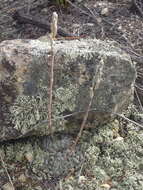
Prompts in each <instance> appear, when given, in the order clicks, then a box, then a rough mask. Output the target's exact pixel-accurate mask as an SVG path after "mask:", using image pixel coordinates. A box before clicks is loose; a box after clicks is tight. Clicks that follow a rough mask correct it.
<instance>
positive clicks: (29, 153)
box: [25, 152, 33, 163]
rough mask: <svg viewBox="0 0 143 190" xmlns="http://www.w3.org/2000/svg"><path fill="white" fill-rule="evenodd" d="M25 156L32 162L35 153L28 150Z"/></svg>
mask: <svg viewBox="0 0 143 190" xmlns="http://www.w3.org/2000/svg"><path fill="white" fill-rule="evenodd" d="M25 158H26V160H27V161H28V162H30V163H31V162H32V161H33V153H32V152H27V153H25Z"/></svg>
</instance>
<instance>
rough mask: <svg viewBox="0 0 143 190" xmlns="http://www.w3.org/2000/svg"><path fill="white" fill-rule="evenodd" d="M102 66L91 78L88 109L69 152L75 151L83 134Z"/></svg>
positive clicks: (100, 77) (102, 64)
mask: <svg viewBox="0 0 143 190" xmlns="http://www.w3.org/2000/svg"><path fill="white" fill-rule="evenodd" d="M103 66H104V63H103V62H101V63H100V65H98V67H97V68H96V72H95V73H94V76H93V79H92V86H91V88H90V101H89V104H88V107H87V110H86V112H85V115H84V118H83V121H82V124H81V127H80V131H79V133H78V135H77V137H76V139H75V141H74V143H73V145H72V147H71V152H73V151H74V150H75V147H76V144H77V143H78V141H79V139H80V137H81V135H82V132H83V129H84V127H85V124H86V121H87V119H88V114H89V111H90V107H91V105H92V100H93V97H94V95H95V91H96V89H98V87H99V84H100V81H101V79H102V71H103Z"/></svg>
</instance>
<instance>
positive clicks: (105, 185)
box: [101, 183, 111, 189]
mask: <svg viewBox="0 0 143 190" xmlns="http://www.w3.org/2000/svg"><path fill="white" fill-rule="evenodd" d="M101 187H103V188H105V189H110V187H111V186H110V185H109V184H108V183H105V184H102V185H101Z"/></svg>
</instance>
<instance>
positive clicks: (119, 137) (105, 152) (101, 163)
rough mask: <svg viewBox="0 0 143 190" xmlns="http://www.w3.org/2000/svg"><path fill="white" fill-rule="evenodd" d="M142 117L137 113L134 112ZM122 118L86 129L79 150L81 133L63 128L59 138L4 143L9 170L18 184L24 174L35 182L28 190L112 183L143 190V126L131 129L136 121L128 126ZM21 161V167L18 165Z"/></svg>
mask: <svg viewBox="0 0 143 190" xmlns="http://www.w3.org/2000/svg"><path fill="white" fill-rule="evenodd" d="M129 113H130V115H131V112H130V111H129ZM129 113H127V114H128V115H129ZM137 115H138V113H137V112H136V116H135V115H134V116H135V117H137ZM132 116H133V115H132ZM140 119H141V118H140ZM120 122H121V121H120ZM120 122H119V121H118V120H114V121H113V122H111V123H108V124H106V125H102V126H98V127H96V128H92V129H90V131H86V130H85V131H84V132H83V134H82V137H81V138H80V141H79V143H78V144H77V146H76V148H75V152H74V153H73V154H72V153H71V149H70V147H71V145H72V143H73V140H75V138H76V134H75V133H70V132H68V133H64V132H63V131H61V132H59V133H56V134H55V135H54V136H53V138H51V137H46V136H45V137H42V138H39V139H38V138H31V139H28V138H27V139H23V140H22V141H21V142H19V141H17V142H15V143H9V144H5V145H1V152H2V156H3V158H4V161H5V163H6V165H7V167H8V169H9V173H10V175H13V173H14V175H15V177H14V184H15V186H16V187H17V185H18V184H17V183H16V181H17V178H18V177H19V176H20V175H21V173H23V172H24V173H25V174H26V175H28V176H27V177H28V178H30V180H31V181H30V183H27V184H23V189H24V190H26V188H27V189H28V188H30V187H31V189H32V190H34V189H35V187H37V186H40V187H41V188H42V189H43V188H48V189H50V188H51V189H55V188H59V187H62V188H63V189H64V190H65V189H69V188H70V189H76V190H78V189H79V190H81V189H87V190H95V189H99V190H102V189H106V188H104V187H107V185H108V186H109V187H111V188H112V189H114V190H122V189H130V187H133V189H135V190H142V189H143V183H142V181H143V176H142V175H141V173H142V168H143V161H142V158H143V151H142V150H143V148H142V147H143V135H142V133H141V130H140V131H139V130H137V128H133V126H132V127H131V128H130V125H131V124H130V123H129V124H127V126H126V128H125V129H122V124H124V123H122V122H121V123H120ZM134 127H135V126H134ZM121 129H122V130H121ZM28 153H31V155H32V162H29V161H28V160H27V159H26V157H25V155H26V154H27V155H28ZM17 162H18V163H19V165H20V168H19V170H17V169H16V168H17V167H18V166H17V165H16V163H17ZM10 163H13V165H9V164H10ZM31 170H32V174H31V175H30V173H29V172H30V171H31ZM13 171H14V172H13ZM4 172H5V171H4V169H2V170H1V171H0V179H1V176H2V175H4ZM35 179H36V181H37V183H36V184H35ZM0 183H2V181H1V182H0ZM3 183H4V182H3ZM5 183H6V182H5ZM26 185H27V186H26Z"/></svg>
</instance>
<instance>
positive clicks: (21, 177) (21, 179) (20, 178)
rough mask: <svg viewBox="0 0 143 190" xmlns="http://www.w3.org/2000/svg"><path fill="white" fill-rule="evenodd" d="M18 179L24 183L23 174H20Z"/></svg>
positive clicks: (24, 177)
mask: <svg viewBox="0 0 143 190" xmlns="http://www.w3.org/2000/svg"><path fill="white" fill-rule="evenodd" d="M18 180H19V181H20V182H21V183H24V182H26V176H25V175H24V174H21V175H20V176H19V178H18Z"/></svg>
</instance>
